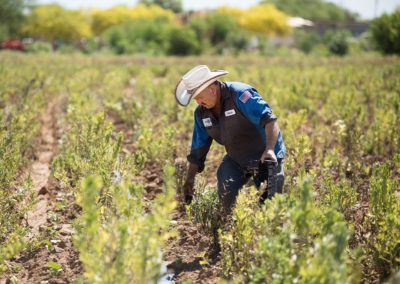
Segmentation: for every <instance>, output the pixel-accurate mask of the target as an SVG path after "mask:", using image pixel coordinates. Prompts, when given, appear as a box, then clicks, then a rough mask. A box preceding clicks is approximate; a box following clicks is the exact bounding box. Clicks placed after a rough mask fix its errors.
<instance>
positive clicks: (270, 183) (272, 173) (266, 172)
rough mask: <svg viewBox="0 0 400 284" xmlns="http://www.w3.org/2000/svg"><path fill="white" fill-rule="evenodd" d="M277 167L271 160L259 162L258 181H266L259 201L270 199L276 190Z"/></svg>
mask: <svg viewBox="0 0 400 284" xmlns="http://www.w3.org/2000/svg"><path fill="white" fill-rule="evenodd" d="M277 167H278V163H277V162H275V161H272V160H266V161H264V162H261V161H260V163H259V172H258V175H259V178H260V182H267V188H266V190H265V191H264V192H263V194H262V195H261V197H260V202H261V203H263V202H264V200H265V199H271V198H272V197H273V196H274V195H275V193H277V192H278V184H277V178H276V175H277V173H278V172H277Z"/></svg>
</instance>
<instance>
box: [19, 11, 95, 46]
mask: <svg viewBox="0 0 400 284" xmlns="http://www.w3.org/2000/svg"><path fill="white" fill-rule="evenodd" d="M22 32H23V33H24V34H28V35H29V36H34V37H40V38H45V39H47V40H55V39H62V40H65V41H67V42H70V41H74V40H79V39H80V38H82V37H88V36H90V35H91V29H90V25H89V19H88V18H87V16H86V15H85V14H84V13H83V12H82V11H79V10H77V11H75V10H65V9H63V8H62V7H61V6H59V5H57V4H49V5H43V6H37V7H35V8H34V9H33V10H32V12H31V13H30V14H29V15H28V16H27V19H26V23H25V24H24V26H23V27H22Z"/></svg>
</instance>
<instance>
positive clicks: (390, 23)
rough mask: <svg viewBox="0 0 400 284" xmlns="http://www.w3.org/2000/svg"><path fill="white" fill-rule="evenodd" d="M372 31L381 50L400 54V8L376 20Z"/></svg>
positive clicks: (386, 52)
mask: <svg viewBox="0 0 400 284" xmlns="http://www.w3.org/2000/svg"><path fill="white" fill-rule="evenodd" d="M371 33H372V38H373V40H374V42H375V45H376V47H377V48H378V49H379V50H380V51H382V52H383V53H385V54H400V9H398V10H397V11H395V12H394V13H393V14H384V15H383V16H381V17H379V18H377V19H376V20H374V21H373V22H372V25H371Z"/></svg>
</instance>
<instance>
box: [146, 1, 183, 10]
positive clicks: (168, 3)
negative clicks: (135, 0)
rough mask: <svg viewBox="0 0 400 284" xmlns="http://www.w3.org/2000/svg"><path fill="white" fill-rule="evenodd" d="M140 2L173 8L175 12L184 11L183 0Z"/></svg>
mask: <svg viewBox="0 0 400 284" xmlns="http://www.w3.org/2000/svg"><path fill="white" fill-rule="evenodd" d="M139 4H144V5H158V6H160V7H162V8H164V9H167V10H172V11H174V12H175V13H180V12H182V1H181V0H140V1H139Z"/></svg>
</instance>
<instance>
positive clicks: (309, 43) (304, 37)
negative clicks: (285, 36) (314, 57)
mask: <svg viewBox="0 0 400 284" xmlns="http://www.w3.org/2000/svg"><path fill="white" fill-rule="evenodd" d="M293 37H294V40H295V43H294V46H295V47H296V48H298V49H300V50H301V51H303V52H304V53H310V52H311V51H312V50H313V48H314V47H315V45H317V44H318V43H320V42H321V37H320V36H319V35H318V34H317V33H314V32H306V31H304V30H295V31H294V34H293Z"/></svg>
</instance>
